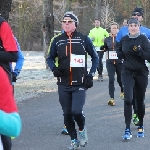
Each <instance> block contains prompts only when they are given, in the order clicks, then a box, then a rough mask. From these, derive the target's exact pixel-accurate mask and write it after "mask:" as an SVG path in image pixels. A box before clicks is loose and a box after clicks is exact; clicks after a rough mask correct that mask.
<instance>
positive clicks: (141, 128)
mask: <svg viewBox="0 0 150 150" xmlns="http://www.w3.org/2000/svg"><path fill="white" fill-rule="evenodd" d="M137 129H138V132H137V137H144V127H143V126H139V127H138V128H137Z"/></svg>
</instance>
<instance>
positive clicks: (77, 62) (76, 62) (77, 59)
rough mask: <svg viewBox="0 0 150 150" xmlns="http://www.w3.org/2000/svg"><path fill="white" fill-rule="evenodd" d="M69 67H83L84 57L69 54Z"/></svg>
mask: <svg viewBox="0 0 150 150" xmlns="http://www.w3.org/2000/svg"><path fill="white" fill-rule="evenodd" d="M70 67H85V55H75V54H71V61H70Z"/></svg>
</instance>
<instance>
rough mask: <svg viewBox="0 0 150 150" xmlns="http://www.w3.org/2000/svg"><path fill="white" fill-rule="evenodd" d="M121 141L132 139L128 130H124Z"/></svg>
mask: <svg viewBox="0 0 150 150" xmlns="http://www.w3.org/2000/svg"><path fill="white" fill-rule="evenodd" d="M122 138H123V140H130V139H131V138H132V133H131V131H130V129H125V133H124V135H123V136H122Z"/></svg>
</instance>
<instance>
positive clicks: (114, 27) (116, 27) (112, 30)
mask: <svg viewBox="0 0 150 150" xmlns="http://www.w3.org/2000/svg"><path fill="white" fill-rule="evenodd" d="M110 30H111V34H114V35H116V34H117V33H118V26H117V25H115V24H114V25H111V28H110Z"/></svg>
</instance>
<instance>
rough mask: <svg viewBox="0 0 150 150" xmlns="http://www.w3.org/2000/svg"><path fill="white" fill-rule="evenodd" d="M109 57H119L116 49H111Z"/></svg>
mask: <svg viewBox="0 0 150 150" xmlns="http://www.w3.org/2000/svg"><path fill="white" fill-rule="evenodd" d="M109 59H118V57H117V53H116V51H109Z"/></svg>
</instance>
